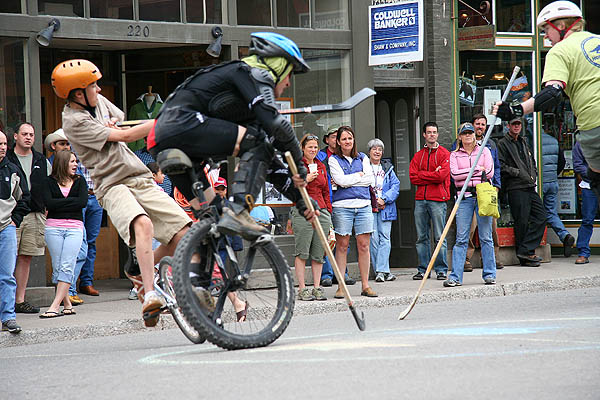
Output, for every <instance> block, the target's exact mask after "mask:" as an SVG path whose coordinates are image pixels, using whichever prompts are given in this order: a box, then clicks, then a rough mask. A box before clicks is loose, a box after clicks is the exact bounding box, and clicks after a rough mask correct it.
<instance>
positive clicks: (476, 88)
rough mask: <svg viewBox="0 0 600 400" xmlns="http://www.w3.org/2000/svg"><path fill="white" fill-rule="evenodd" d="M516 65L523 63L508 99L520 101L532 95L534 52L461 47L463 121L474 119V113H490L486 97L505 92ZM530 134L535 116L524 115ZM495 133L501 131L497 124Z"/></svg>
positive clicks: (460, 79) (520, 65)
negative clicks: (532, 54)
mask: <svg viewBox="0 0 600 400" xmlns="http://www.w3.org/2000/svg"><path fill="white" fill-rule="evenodd" d="M515 65H518V66H519V67H521V73H520V74H519V77H518V78H517V80H516V81H515V83H514V85H513V88H514V89H515V90H511V92H510V95H509V97H508V99H507V101H509V102H511V101H516V102H518V103H521V102H523V101H525V100H527V99H528V98H529V97H531V95H532V92H533V82H532V80H531V77H532V74H531V53H530V52H516V51H461V52H460V73H459V76H460V77H459V89H458V90H459V99H460V122H465V121H471V118H472V117H473V115H475V114H478V113H483V114H486V115H489V114H490V107H491V105H490V104H485V103H484V102H485V100H486V99H491V98H492V96H493V95H494V93H495V94H498V93H500V94H501V93H504V89H505V88H506V85H507V83H508V79H509V78H510V76H511V75H512V70H513V68H514V66H515ZM525 119H526V122H527V124H526V128H527V134H529V135H530V136H531V134H532V132H533V125H532V124H533V116H532V114H529V115H527V116H526V117H525ZM494 135H496V136H497V135H500V136H501V135H502V129H501V127H500V125H498V129H497V130H495V132H494Z"/></svg>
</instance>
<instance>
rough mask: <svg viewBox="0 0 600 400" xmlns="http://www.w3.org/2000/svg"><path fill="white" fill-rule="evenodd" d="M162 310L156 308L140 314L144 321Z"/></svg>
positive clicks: (154, 316)
mask: <svg viewBox="0 0 600 400" xmlns="http://www.w3.org/2000/svg"><path fill="white" fill-rule="evenodd" d="M161 312H162V308H157V309H156V310H152V311H146V312H144V313H143V314H142V318H143V319H144V321H147V320H149V319H152V318H156V317H157V316H158V315H160V313H161Z"/></svg>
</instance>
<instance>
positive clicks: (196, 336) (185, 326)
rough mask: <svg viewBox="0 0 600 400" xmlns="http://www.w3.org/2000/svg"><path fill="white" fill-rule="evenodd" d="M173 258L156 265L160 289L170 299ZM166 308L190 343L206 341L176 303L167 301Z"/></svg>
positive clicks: (165, 259) (172, 296) (173, 296)
mask: <svg viewBox="0 0 600 400" xmlns="http://www.w3.org/2000/svg"><path fill="white" fill-rule="evenodd" d="M172 265H173V258H172V257H169V256H167V257H163V258H162V260H160V263H159V264H158V273H159V275H160V281H159V283H160V287H161V288H162V290H164V291H165V292H166V293H167V294H168V295H169V296H171V298H172V299H175V290H174V289H173V275H172V267H171V266H172ZM167 307H168V308H169V311H170V312H171V315H172V316H173V319H174V320H175V323H176V324H177V326H178V327H179V329H181V332H183V334H184V336H185V337H186V338H188V339H189V340H190V342H192V343H194V344H201V343H204V342H205V341H206V339H205V338H204V337H203V336H202V335H201V334H200V333H198V331H197V330H196V329H195V328H194V327H193V326H192V325H191V324H190V323H189V322H188V321H187V320H186V319H185V316H184V315H183V312H182V311H181V308H179V306H178V305H177V302H176V301H175V303H172V302H170V301H167Z"/></svg>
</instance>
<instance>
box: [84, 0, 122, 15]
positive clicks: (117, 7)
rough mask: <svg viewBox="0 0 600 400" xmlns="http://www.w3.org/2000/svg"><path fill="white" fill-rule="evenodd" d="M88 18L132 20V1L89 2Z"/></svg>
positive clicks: (101, 0)
mask: <svg viewBox="0 0 600 400" xmlns="http://www.w3.org/2000/svg"><path fill="white" fill-rule="evenodd" d="M90 17H92V18H113V19H133V0H90Z"/></svg>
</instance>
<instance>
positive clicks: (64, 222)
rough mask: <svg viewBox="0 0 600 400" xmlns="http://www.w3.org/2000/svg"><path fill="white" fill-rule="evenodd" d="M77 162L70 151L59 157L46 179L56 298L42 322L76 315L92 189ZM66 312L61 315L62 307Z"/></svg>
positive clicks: (50, 245) (41, 316)
mask: <svg viewBox="0 0 600 400" xmlns="http://www.w3.org/2000/svg"><path fill="white" fill-rule="evenodd" d="M76 171H77V158H75V154H73V152H71V151H69V150H63V151H59V152H58V153H56V155H55V156H54V163H53V165H52V174H51V175H50V176H49V177H48V178H47V179H46V182H45V183H46V187H44V190H43V193H44V203H45V205H46V209H47V210H48V216H47V219H46V232H45V237H46V245H47V246H48V250H49V251H50V256H51V257H52V282H53V283H54V284H55V285H56V295H55V296H54V301H53V302H52V304H51V305H50V307H49V308H48V310H47V311H46V312H45V313H43V314H40V318H55V317H61V316H63V315H74V314H75V311H74V310H73V307H72V304H71V300H70V299H69V286H71V283H72V282H73V278H74V277H73V274H74V270H75V262H76V261H77V254H78V253H79V248H80V247H81V242H82V241H83V213H82V210H83V208H84V207H85V206H86V205H87V200H88V187H87V184H86V182H85V179H84V178H82V177H81V176H79V175H77V174H76ZM61 303H63V306H64V308H63V310H62V312H61V311H60V304H61Z"/></svg>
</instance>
